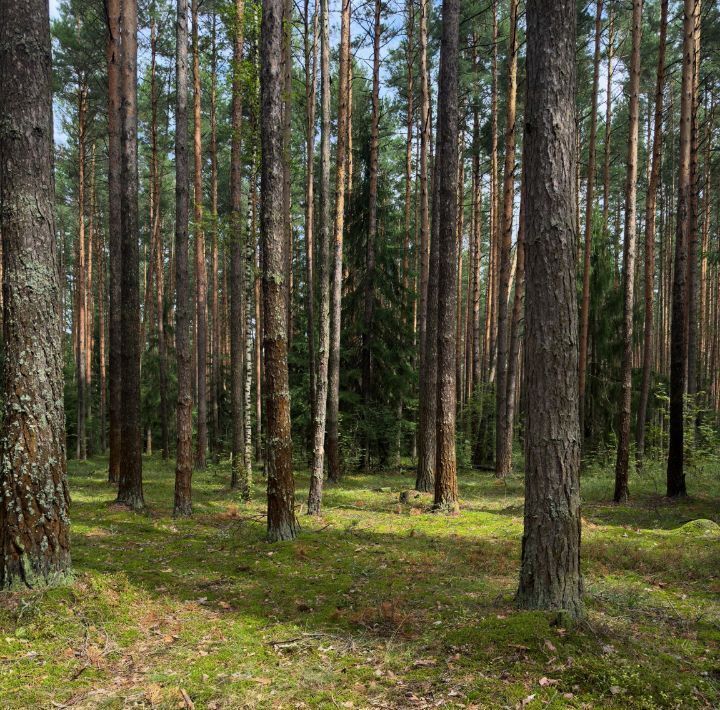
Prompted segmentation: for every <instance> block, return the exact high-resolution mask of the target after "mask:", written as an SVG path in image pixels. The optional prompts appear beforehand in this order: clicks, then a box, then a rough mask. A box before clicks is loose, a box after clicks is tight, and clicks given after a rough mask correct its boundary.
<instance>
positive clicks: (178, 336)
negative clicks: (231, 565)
mask: <svg viewBox="0 0 720 710" xmlns="http://www.w3.org/2000/svg"><path fill="white" fill-rule="evenodd" d="M176 39H177V47H176V58H175V61H176V67H177V71H176V82H177V84H176V89H175V123H176V127H177V128H176V131H175V300H176V307H175V351H176V356H177V388H178V399H177V451H176V457H177V460H176V465H175V505H174V513H173V514H174V515H175V516H187V515H191V514H192V495H191V483H192V429H193V422H192V404H193V402H192V356H191V352H190V351H191V340H190V327H191V324H192V295H191V290H190V271H189V259H190V257H189V250H190V246H189V234H188V232H189V230H188V220H189V216H190V211H189V210H190V208H189V203H190V182H189V173H188V131H187V128H188V3H187V0H177V23H176Z"/></svg>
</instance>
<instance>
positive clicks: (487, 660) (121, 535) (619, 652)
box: [0, 458, 720, 710]
mask: <svg viewBox="0 0 720 710" xmlns="http://www.w3.org/2000/svg"><path fill="white" fill-rule="evenodd" d="M106 470H107V462H106V460H102V459H95V460H92V461H88V462H87V463H76V462H71V464H70V485H71V490H72V498H73V503H72V519H73V527H72V544H73V561H74V568H75V575H76V576H75V581H74V583H73V584H71V585H68V586H65V587H60V588H56V589H52V590H49V591H43V592H27V593H18V594H4V595H0V706H1V707H2V708H3V709H5V708H46V707H47V708H63V707H73V708H98V707H102V708H122V707H153V708H183V707H184V708H193V707H194V708H197V709H198V710H199V709H200V708H208V709H210V710H212V709H213V708H310V707H318V708H427V707H438V706H442V707H457V708H461V707H464V708H503V707H508V708H525V707H527V708H540V707H554V708H557V707H577V708H604V707H616V708H660V707H677V708H680V707H682V708H690V707H700V708H705V707H707V708H711V707H715V708H717V707H720V535H719V534H718V530H719V528H718V527H717V526H716V525H713V523H711V522H708V520H711V521H714V522H715V523H718V522H720V466H719V465H718V464H712V465H708V466H706V467H699V468H698V469H696V470H694V471H693V472H692V473H690V474H689V476H688V488H689V490H690V492H691V494H692V495H691V497H690V498H688V499H687V500H683V501H679V502H668V501H667V500H666V499H664V498H663V497H662V495H661V494H660V493H661V491H662V488H663V476H662V470H661V467H660V465H659V464H658V465H657V466H652V465H648V466H647V467H646V470H645V473H644V475H643V477H641V478H640V477H637V476H635V475H634V476H633V477H632V480H631V493H632V494H633V498H632V501H631V503H630V504H629V505H627V506H615V505H612V504H609V503H608V502H607V501H608V499H609V496H610V495H611V492H612V481H611V479H610V474H609V471H610V470H611V466H610V465H608V466H606V467H601V466H595V467H594V468H592V469H591V470H588V471H587V472H586V473H585V474H584V476H583V482H582V485H583V570H584V574H585V586H586V592H587V618H586V620H584V621H583V622H582V623H580V624H578V625H576V626H574V627H572V628H563V627H560V626H558V625H557V622H556V620H554V619H553V618H552V617H551V616H547V615H544V614H542V613H528V612H518V611H516V610H515V609H514V607H513V594H514V591H515V587H516V583H517V574H518V559H519V552H520V539H521V535H522V513H523V509H522V479H521V477H520V476H515V477H512V478H510V479H509V480H507V481H506V482H505V483H502V482H498V481H496V480H494V479H493V477H492V475H491V474H488V473H478V472H467V471H463V472H461V475H460V482H461V483H460V490H461V497H462V511H461V513H460V514H459V515H457V516H453V517H446V516H440V515H436V514H433V513H430V512H429V502H430V499H429V497H427V496H421V497H418V496H417V495H416V494H414V493H412V494H411V497H410V502H409V503H407V504H403V503H400V502H399V493H400V492H401V491H403V490H407V489H409V488H411V487H412V475H411V471H410V470H409V469H406V470H404V471H398V472H395V473H384V474H377V475H371V476H361V475H348V476H347V477H346V478H345V480H344V481H343V483H342V484H341V485H340V486H329V487H328V489H327V493H326V498H325V504H326V507H325V515H324V517H323V518H322V519H319V520H312V519H308V518H307V517H306V516H304V515H302V513H303V512H304V510H301V511H300V513H301V515H300V519H301V523H302V533H301V535H300V537H299V539H298V540H297V541H295V542H294V543H282V544H275V545H269V544H268V543H266V542H265V541H264V534H265V524H264V520H263V507H264V506H263V503H264V494H263V485H262V484H263V481H262V479H261V477H260V476H259V475H258V481H257V485H256V487H255V491H254V493H255V497H254V501H253V502H252V503H251V504H249V505H247V506H246V505H242V504H240V503H239V502H238V501H237V498H236V495H235V494H234V493H233V492H231V491H230V490H229V489H228V476H229V466H228V465H227V464H224V465H217V466H212V467H210V468H208V469H207V470H206V471H204V472H202V473H196V474H195V476H194V482H193V483H194V497H195V515H194V517H193V518H192V519H191V520H174V519H173V518H172V517H171V512H172V508H171V506H172V497H173V495H172V490H173V464H172V463H171V462H162V461H161V460H160V459H159V458H152V459H146V460H145V482H146V483H145V497H146V502H147V504H148V509H147V511H146V512H145V513H142V514H132V513H128V512H127V511H125V510H122V509H119V508H117V507H116V506H114V505H113V504H112V499H113V492H112V489H111V488H110V487H109V486H108V485H107V483H106V482H105V478H106ZM306 490H307V475H306V474H305V473H301V474H300V475H299V480H298V495H297V501H298V503H301V502H304V500H305V495H306ZM303 508H304V506H303ZM697 520H701V521H704V522H699V523H691V524H689V525H688V522H689V521H697Z"/></svg>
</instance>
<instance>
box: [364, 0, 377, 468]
mask: <svg viewBox="0 0 720 710" xmlns="http://www.w3.org/2000/svg"><path fill="white" fill-rule="evenodd" d="M381 10H382V2H381V0H375V7H374V21H373V65H372V67H373V69H372V94H371V110H370V165H369V170H370V177H369V186H368V193H369V194H368V233H367V243H366V251H365V284H364V289H363V290H364V317H363V334H362V396H363V404H364V405H365V410H366V416H367V415H368V413H369V408H370V406H371V401H372V368H373V361H372V340H373V329H374V324H373V318H374V315H375V240H376V238H377V225H378V215H377V212H378V153H379V145H380V30H381V27H380V17H381ZM365 425H366V427H368V422H367V420H366V422H365ZM365 434H366V439H365V453H364V457H363V460H364V464H365V471H369V469H370V432H369V431H366V432H365Z"/></svg>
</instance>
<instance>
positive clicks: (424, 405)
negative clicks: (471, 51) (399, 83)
mask: <svg viewBox="0 0 720 710" xmlns="http://www.w3.org/2000/svg"><path fill="white" fill-rule="evenodd" d="M427 20H428V0H420V22H419V25H420V27H419V30H420V328H419V331H420V334H419V339H420V401H419V433H418V467H417V476H416V480H415V488H416V489H417V490H418V491H431V490H433V487H434V485H435V453H436V452H435V448H436V447H435V414H436V411H435V407H436V400H435V394H434V393H435V384H434V374H433V373H434V368H435V365H434V364H433V366H432V367H431V368H429V367H428V365H429V361H431V360H432V361H433V362H434V357H433V358H430V357H429V351H430V350H431V351H433V353H434V352H435V347H436V346H435V342H436V338H435V337H434V336H433V337H429V336H428V319H429V313H430V302H429V293H430V277H431V272H430V251H431V235H430V195H429V189H428V188H429V178H428V150H429V147H430V139H431V129H432V125H431V118H430V77H429V70H428V58H427V43H428V30H427ZM435 273H436V274H437V272H435ZM431 380H432V382H431Z"/></svg>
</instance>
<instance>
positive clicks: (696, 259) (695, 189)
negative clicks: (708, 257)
mask: <svg viewBox="0 0 720 710" xmlns="http://www.w3.org/2000/svg"><path fill="white" fill-rule="evenodd" d="M700 5H701V0H698V1H697V3H696V4H695V31H694V34H693V80H692V113H691V118H690V121H691V128H690V226H689V230H688V266H687V269H688V274H687V299H688V304H687V312H688V323H687V329H688V342H687V350H688V356H687V357H688V362H687V393H688V395H689V396H690V397H695V395H696V394H697V392H698V320H699V317H698V316H699V314H698V286H699V284H698V281H699V274H698V270H699V266H700V255H699V248H700V244H699V239H698V221H699V198H698V195H699V192H700V184H699V183H700V171H699V169H698V148H699V145H698V144H699V128H698V108H699V100H700Z"/></svg>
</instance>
